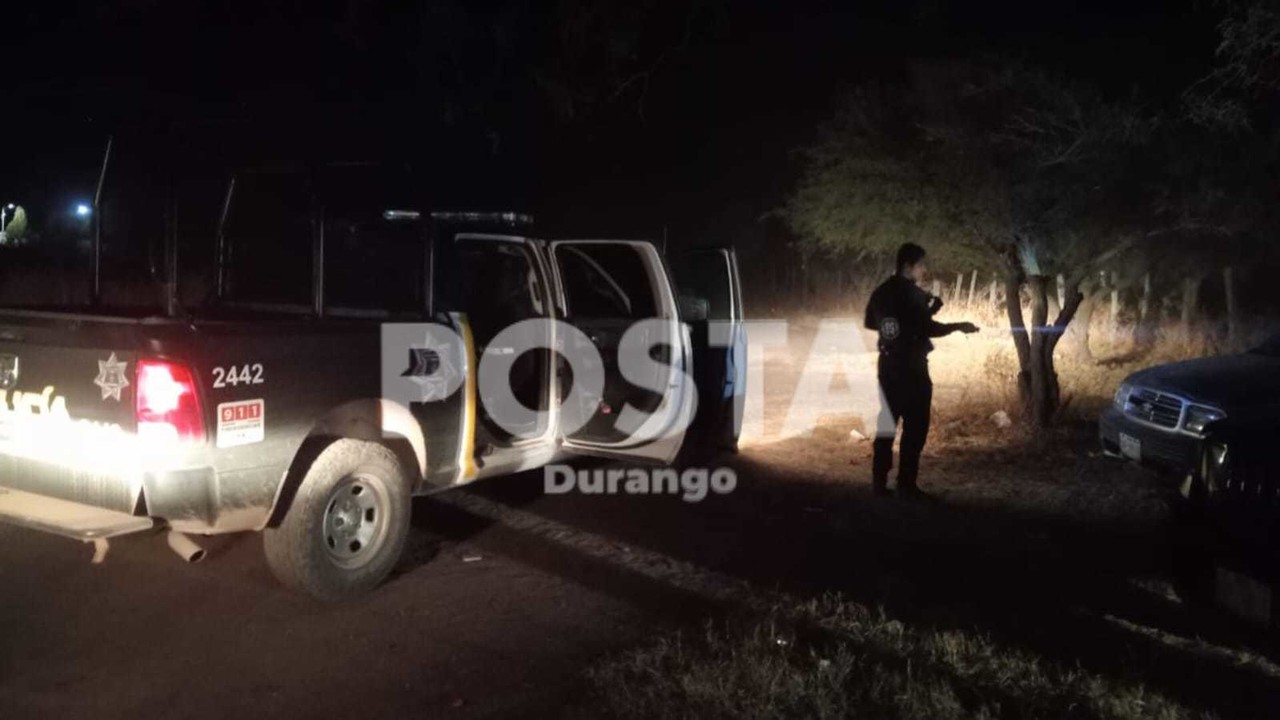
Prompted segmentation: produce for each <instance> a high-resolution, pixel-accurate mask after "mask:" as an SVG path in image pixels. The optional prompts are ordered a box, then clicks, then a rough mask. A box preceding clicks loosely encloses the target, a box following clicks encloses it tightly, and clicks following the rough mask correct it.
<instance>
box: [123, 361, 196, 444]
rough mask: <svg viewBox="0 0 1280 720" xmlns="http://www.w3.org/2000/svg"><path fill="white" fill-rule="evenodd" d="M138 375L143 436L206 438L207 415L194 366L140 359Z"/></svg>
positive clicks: (182, 440) (179, 439) (139, 417)
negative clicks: (197, 393)
mask: <svg viewBox="0 0 1280 720" xmlns="http://www.w3.org/2000/svg"><path fill="white" fill-rule="evenodd" d="M137 379H138V392H137V398H138V404H137V421H138V435H139V437H144V438H151V439H157V440H165V441H179V442H200V441H202V440H204V416H203V415H202V414H201V412H200V399H199V397H198V396H197V395H196V383H195V379H194V378H193V377H192V375H191V370H190V368H188V367H186V366H185V365H181V364H178V363H172V362H167V361H164V360H140V361H138V378H137Z"/></svg>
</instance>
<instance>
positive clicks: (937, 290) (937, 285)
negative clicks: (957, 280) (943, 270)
mask: <svg viewBox="0 0 1280 720" xmlns="http://www.w3.org/2000/svg"><path fill="white" fill-rule="evenodd" d="M933 296H934V297H936V298H940V297H942V283H941V282H940V281H939V280H938V279H937V278H934V280H933Z"/></svg>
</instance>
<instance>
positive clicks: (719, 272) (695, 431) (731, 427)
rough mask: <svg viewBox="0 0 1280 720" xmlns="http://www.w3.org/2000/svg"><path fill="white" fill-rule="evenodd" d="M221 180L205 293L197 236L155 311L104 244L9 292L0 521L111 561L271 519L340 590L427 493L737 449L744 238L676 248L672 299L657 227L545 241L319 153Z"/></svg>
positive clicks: (267, 526) (331, 595)
mask: <svg viewBox="0 0 1280 720" xmlns="http://www.w3.org/2000/svg"><path fill="white" fill-rule="evenodd" d="M229 185H230V188H229V189H228V190H227V191H226V194H225V199H224V202H221V203H218V206H219V207H218V210H219V211H218V212H216V213H214V214H216V215H217V216H218V217H217V220H216V233H214V234H211V235H210V237H209V238H208V239H209V240H210V241H211V243H212V244H213V245H214V246H216V248H217V249H216V252H214V253H210V254H211V255H212V256H214V257H215V258H216V260H215V261H212V262H211V263H210V268H211V271H210V274H209V279H208V281H207V283H206V287H207V290H206V293H205V296H204V297H205V298H206V300H205V301H203V302H201V303H200V304H199V306H200V309H199V310H193V309H188V308H187V307H185V306H186V305H195V303H193V302H190V301H188V300H184V298H186V297H188V295H189V294H188V295H184V294H183V293H182V292H181V291H179V289H178V287H177V286H178V282H177V278H179V277H185V275H183V274H182V273H180V272H179V269H178V261H177V255H178V252H177V250H176V248H177V247H178V246H179V243H177V242H176V239H177V237H178V232H177V231H173V232H171V233H168V234H166V236H165V237H166V243H172V247H171V249H170V250H168V251H167V252H166V253H165V254H164V263H163V267H164V268H165V273H167V274H165V275H164V278H165V282H163V283H162V285H161V286H162V287H163V289H164V298H163V300H162V301H161V302H159V303H158V305H160V306H162V309H160V310H154V309H145V308H144V309H136V308H135V309H132V310H131V309H129V308H119V309H113V308H112V307H111V303H110V302H108V301H107V300H106V299H104V298H103V296H104V295H105V294H107V293H108V292H109V291H110V289H111V288H110V286H109V285H108V283H106V282H102V281H100V280H99V278H98V275H97V272H98V271H97V268H99V266H101V267H108V266H109V265H110V263H109V262H108V258H107V257H106V256H108V255H110V252H111V251H112V248H119V247H123V245H121V244H120V243H117V244H115V245H111V244H110V243H107V245H105V246H104V245H102V241H101V240H96V239H95V240H94V241H93V250H92V257H93V262H92V265H93V267H94V268H95V272H94V273H92V274H91V275H92V278H93V280H92V293H91V298H90V301H89V302H87V303H86V304H85V305H83V306H80V307H66V306H62V307H58V306H51V305H47V304H46V305H38V304H34V303H25V304H24V303H18V304H15V303H10V304H9V306H8V307H7V308H3V309H0V520H4V521H8V522H12V523H17V524H20V525H25V526H28V527H32V528H37V529H41V530H46V531H50V532H54V533H59V534H62V535H65V536H69V537H71V538H75V539H79V540H83V541H86V542H92V543H93V544H94V545H95V551H96V552H95V559H97V560H100V559H101V558H102V556H104V555H105V553H106V550H107V548H108V544H107V543H108V541H109V539H110V538H113V537H117V536H120V535H124V534H127V533H138V532H143V531H148V530H151V529H153V528H156V529H161V530H163V531H164V532H166V533H167V537H168V542H169V545H170V546H171V547H173V548H174V549H175V550H176V551H178V553H179V554H180V555H182V556H183V557H184V558H186V559H188V560H195V559H199V557H200V556H201V555H202V554H203V553H202V550H201V549H200V547H199V545H198V544H197V540H196V538H194V537H193V536H201V535H212V534H218V533H232V532H242V531H260V532H262V533H263V537H264V546H265V550H266V557H267V560H268V563H269V565H270V567H271V569H272V571H273V572H274V574H275V575H276V576H277V578H279V580H281V581H282V582H283V583H284V584H285V585H286V586H289V587H291V588H294V589H296V590H300V591H303V592H306V593H309V594H311V595H313V596H315V597H317V598H322V599H327V600H336V599H344V598H350V597H354V596H357V595H359V594H361V593H364V592H367V591H369V590H370V589H372V588H373V587H375V586H376V585H377V584H378V583H379V582H380V581H381V580H383V579H384V578H385V577H386V576H387V574H388V573H389V572H390V571H391V569H392V567H393V566H394V564H395V563H396V562H397V558H398V557H399V555H400V554H401V550H402V548H403V546H404V543H405V539H406V534H407V532H408V529H409V520H410V517H409V516H410V510H411V498H412V497H413V496H415V495H422V494H427V493H432V492H436V491H440V490H444V489H447V488H453V487H457V486H459V485H463V484H466V483H470V482H473V481H475V480H478V479H481V478H485V477H490V476H495V475H502V474H509V473H514V472H516V471H521V470H527V469H530V468H537V467H539V466H542V465H545V464H548V463H551V462H553V461H559V460H561V459H568V458H572V457H574V456H581V455H589V456H603V457H608V458H614V459H621V460H624V461H643V462H651V463H653V462H656V463H666V462H670V461H672V459H673V458H674V457H675V456H676V454H677V453H678V452H679V451H680V450H681V447H682V445H684V444H686V438H690V441H689V442H694V441H693V440H692V438H694V437H695V436H696V437H697V438H698V440H697V441H696V442H697V443H699V444H701V445H703V446H705V447H723V446H732V445H733V444H734V443H735V442H736V432H737V423H738V419H739V418H740V411H741V400H742V396H743V391H744V387H743V385H744V378H745V370H744V368H743V363H744V361H745V338H744V337H743V334H742V329H741V326H740V320H741V317H742V304H741V288H740V286H739V281H738V274H737V267H736V259H735V257H734V255H733V253H732V251H731V250H724V249H707V250H702V251H698V252H696V253H693V254H691V255H689V256H687V257H685V258H683V259H682V260H681V261H680V266H681V268H683V273H682V277H685V278H688V279H689V286H687V287H685V288H684V289H683V290H682V291H678V290H677V288H676V286H675V283H674V281H673V279H672V278H673V271H674V270H675V268H674V267H669V266H668V263H667V262H666V260H665V257H664V253H663V252H662V251H661V250H660V249H659V248H658V247H656V246H655V245H654V244H651V243H649V242H642V241H621V240H619V241H614V240H596V239H591V240H543V239H536V238H533V237H529V234H530V233H529V229H530V227H531V225H530V219H529V218H527V217H523V216H520V215H517V214H513V213H469V212H462V213H458V212H439V211H436V212H433V211H431V210H430V209H429V208H428V207H417V206H404V205H389V204H385V203H382V204H379V203H378V202H377V199H376V198H374V199H373V200H372V201H368V202H366V201H367V200H369V199H368V198H367V197H363V196H362V197H361V198H359V199H357V198H356V197H355V196H353V195H351V194H343V195H341V196H335V195H334V194H333V193H329V192H328V190H327V189H326V187H327V186H326V184H325V182H323V181H322V180H318V179H317V175H316V174H314V173H311V172H306V173H299V172H292V171H290V172H283V171H281V172H277V171H259V172H252V173H244V172H241V173H237V174H236V175H235V176H234V177H233V178H231V181H230V183H229ZM366 195H367V193H366ZM98 210H99V208H97V207H95V208H94V211H95V212H97V211H98ZM109 210H110V208H107V211H108V212H109ZM212 226H213V223H211V227H212ZM168 229H169V230H173V227H172V224H170V225H169V226H168ZM99 234H101V233H97V234H95V238H96V237H98V235H99ZM107 234H108V235H109V233H107ZM166 247H170V246H169V245H166ZM672 265H673V266H674V265H676V263H673V264H672ZM87 274H88V273H87ZM694 376H696V377H697V379H698V381H699V384H701V387H695V383H694V381H693V378H694ZM695 406H696V409H693V408H694V407H695ZM637 418H638V420H637Z"/></svg>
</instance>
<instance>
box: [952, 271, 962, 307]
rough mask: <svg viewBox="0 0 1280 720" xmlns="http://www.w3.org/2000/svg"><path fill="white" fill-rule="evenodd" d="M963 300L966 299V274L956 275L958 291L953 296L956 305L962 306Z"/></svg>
mask: <svg viewBox="0 0 1280 720" xmlns="http://www.w3.org/2000/svg"><path fill="white" fill-rule="evenodd" d="M963 299H964V273H956V291H955V294H953V295H952V296H951V302H953V303H955V304H956V305H957V306H958V305H960V301H961V300H963Z"/></svg>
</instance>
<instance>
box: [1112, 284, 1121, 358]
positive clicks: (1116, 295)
mask: <svg viewBox="0 0 1280 720" xmlns="http://www.w3.org/2000/svg"><path fill="white" fill-rule="evenodd" d="M1110 279H1111V342H1112V343H1115V341H1116V333H1117V332H1118V331H1119V320H1120V287H1119V285H1118V283H1117V280H1116V273H1115V271H1114V270H1113V271H1111V277H1110Z"/></svg>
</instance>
